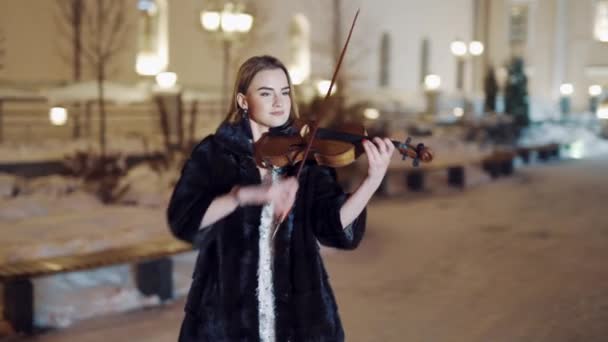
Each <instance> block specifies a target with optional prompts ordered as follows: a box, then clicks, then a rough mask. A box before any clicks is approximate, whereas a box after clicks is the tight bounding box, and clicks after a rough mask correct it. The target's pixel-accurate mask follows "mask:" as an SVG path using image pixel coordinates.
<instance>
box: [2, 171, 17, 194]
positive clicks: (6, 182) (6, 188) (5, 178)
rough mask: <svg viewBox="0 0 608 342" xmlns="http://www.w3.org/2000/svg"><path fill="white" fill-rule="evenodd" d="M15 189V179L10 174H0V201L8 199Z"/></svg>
mask: <svg viewBox="0 0 608 342" xmlns="http://www.w3.org/2000/svg"><path fill="white" fill-rule="evenodd" d="M16 189H17V177H16V176H13V175H11V174H6V173H0V199H2V198H5V197H10V196H13V194H15V192H16Z"/></svg>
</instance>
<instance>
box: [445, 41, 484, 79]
mask: <svg viewBox="0 0 608 342" xmlns="http://www.w3.org/2000/svg"><path fill="white" fill-rule="evenodd" d="M450 51H451V52H452V54H453V55H454V56H455V57H456V63H457V64H456V89H458V90H460V91H463V89H464V63H465V60H466V58H467V55H469V54H470V55H471V56H473V57H477V56H481V55H482V54H483V51H484V46H483V43H482V42H480V41H477V40H474V41H471V42H469V44H468V46H467V43H465V42H464V41H462V40H459V39H457V40H455V41H453V42H452V43H451V44H450Z"/></svg>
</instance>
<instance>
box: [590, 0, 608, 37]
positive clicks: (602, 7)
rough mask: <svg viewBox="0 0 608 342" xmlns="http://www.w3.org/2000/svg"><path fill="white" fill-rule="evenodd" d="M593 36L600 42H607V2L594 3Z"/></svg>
mask: <svg viewBox="0 0 608 342" xmlns="http://www.w3.org/2000/svg"><path fill="white" fill-rule="evenodd" d="M595 6H596V8H595V18H594V19H595V25H594V28H593V35H594V36H595V39H597V40H599V41H600V42H608V2H606V1H596V3H595Z"/></svg>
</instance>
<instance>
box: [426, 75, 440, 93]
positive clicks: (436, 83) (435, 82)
mask: <svg viewBox="0 0 608 342" xmlns="http://www.w3.org/2000/svg"><path fill="white" fill-rule="evenodd" d="M440 86H441V77H439V76H438V75H432V74H431V75H426V76H425V77H424V88H425V89H426V90H437V89H439V87H440Z"/></svg>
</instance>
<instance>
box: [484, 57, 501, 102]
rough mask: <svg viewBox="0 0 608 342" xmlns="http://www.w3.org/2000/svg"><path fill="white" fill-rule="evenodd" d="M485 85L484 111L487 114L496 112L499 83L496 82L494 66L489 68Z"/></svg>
mask: <svg viewBox="0 0 608 342" xmlns="http://www.w3.org/2000/svg"><path fill="white" fill-rule="evenodd" d="M483 83H484V92H485V105H484V110H485V111H486V112H494V111H496V95H497V94H498V82H496V75H495V73H494V68H493V67H492V66H488V69H487V71H486V76H485V78H484V82H483Z"/></svg>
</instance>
